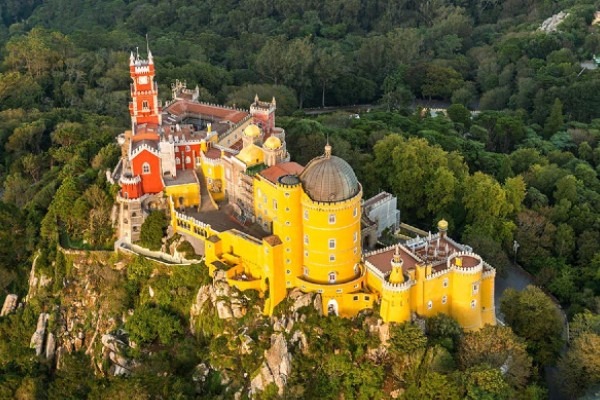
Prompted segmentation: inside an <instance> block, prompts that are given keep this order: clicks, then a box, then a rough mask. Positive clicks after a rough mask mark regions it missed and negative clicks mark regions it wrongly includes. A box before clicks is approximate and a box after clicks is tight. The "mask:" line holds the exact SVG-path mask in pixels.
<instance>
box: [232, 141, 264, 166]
mask: <svg viewBox="0 0 600 400" xmlns="http://www.w3.org/2000/svg"><path fill="white" fill-rule="evenodd" d="M236 157H237V158H238V160H240V161H242V162H243V163H244V164H246V165H247V166H249V167H250V166H252V165H256V164H260V163H261V162H263V152H262V149H261V148H260V147H258V146H256V145H254V144H253V145H251V146H248V147H244V148H243V149H242V150H241V151H240V153H239V154H238V155H237V156H236Z"/></svg>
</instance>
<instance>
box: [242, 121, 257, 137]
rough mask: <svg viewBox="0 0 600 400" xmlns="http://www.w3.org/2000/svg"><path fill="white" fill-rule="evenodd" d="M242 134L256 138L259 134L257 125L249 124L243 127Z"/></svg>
mask: <svg viewBox="0 0 600 400" xmlns="http://www.w3.org/2000/svg"><path fill="white" fill-rule="evenodd" d="M244 135H245V136H247V137H251V138H256V137H259V136H260V128H259V127H258V125H255V124H250V125H248V126H247V127H246V129H244Z"/></svg>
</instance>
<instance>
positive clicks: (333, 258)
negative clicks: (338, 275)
mask: <svg viewBox="0 0 600 400" xmlns="http://www.w3.org/2000/svg"><path fill="white" fill-rule="evenodd" d="M329 262H335V254H330V255H329Z"/></svg>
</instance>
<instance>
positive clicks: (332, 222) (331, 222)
mask: <svg viewBox="0 0 600 400" xmlns="http://www.w3.org/2000/svg"><path fill="white" fill-rule="evenodd" d="M329 223H330V224H335V214H329Z"/></svg>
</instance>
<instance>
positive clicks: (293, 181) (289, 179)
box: [279, 175, 300, 186]
mask: <svg viewBox="0 0 600 400" xmlns="http://www.w3.org/2000/svg"><path fill="white" fill-rule="evenodd" d="M279 183H282V184H284V185H290V186H293V185H297V184H299V183H300V179H298V177H297V176H296V175H284V176H282V177H281V178H279Z"/></svg>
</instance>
